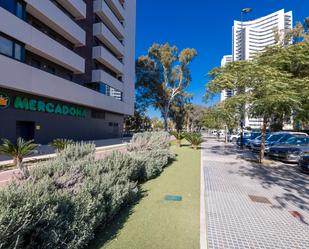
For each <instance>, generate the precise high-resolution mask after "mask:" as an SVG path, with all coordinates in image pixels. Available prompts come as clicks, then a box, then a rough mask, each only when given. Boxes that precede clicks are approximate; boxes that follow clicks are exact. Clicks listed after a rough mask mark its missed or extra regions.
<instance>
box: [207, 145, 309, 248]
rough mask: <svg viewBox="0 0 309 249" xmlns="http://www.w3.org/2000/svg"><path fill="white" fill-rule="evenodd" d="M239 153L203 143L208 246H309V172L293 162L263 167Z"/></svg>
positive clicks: (228, 148) (230, 148)
mask: <svg viewBox="0 0 309 249" xmlns="http://www.w3.org/2000/svg"><path fill="white" fill-rule="evenodd" d="M238 156H239V152H237V151H235V150H234V151H233V148H232V147H230V146H229V147H225V146H224V144H223V143H218V142H215V141H207V142H206V143H205V145H204V149H203V166H204V172H205V192H206V193H205V195H206V218H207V219H206V223H207V237H208V248H209V249H217V248H218V249H229V248H234V249H242V248H257V249H259V248H267V249H273V248H275V249H277V248H278V249H279V248H285V249H309V175H305V174H302V173H300V172H299V171H298V169H297V167H296V166H293V165H284V164H280V163H279V164H276V165H274V166H264V167H261V166H258V165H254V164H253V163H250V162H247V161H244V160H241V159H238V158H237V157H238ZM248 195H255V196H261V197H266V198H267V199H268V200H269V201H270V202H271V204H265V203H257V202H253V201H251V200H250V198H249V196H248ZM295 211H296V212H295ZM291 212H292V213H291ZM293 214H294V216H296V217H294V216H293ZM298 214H300V216H298Z"/></svg>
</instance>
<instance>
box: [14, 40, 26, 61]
mask: <svg viewBox="0 0 309 249" xmlns="http://www.w3.org/2000/svg"><path fill="white" fill-rule="evenodd" d="M23 50H24V48H23V47H22V46H21V45H19V44H17V43H15V51H14V58H15V59H16V60H19V61H22V60H23V54H24V52H23Z"/></svg>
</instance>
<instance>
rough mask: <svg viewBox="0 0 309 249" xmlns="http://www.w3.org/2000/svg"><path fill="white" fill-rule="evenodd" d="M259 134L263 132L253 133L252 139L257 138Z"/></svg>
mask: <svg viewBox="0 0 309 249" xmlns="http://www.w3.org/2000/svg"><path fill="white" fill-rule="evenodd" d="M258 136H261V133H251V137H250V138H251V139H255V138H257V137H258Z"/></svg>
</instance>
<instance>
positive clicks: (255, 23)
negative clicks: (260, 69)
mask: <svg viewBox="0 0 309 249" xmlns="http://www.w3.org/2000/svg"><path fill="white" fill-rule="evenodd" d="M292 18H293V16H292V11H289V12H285V11H284V9H282V10H279V11H277V12H274V13H272V14H269V15H267V16H263V17H260V18H258V19H255V20H251V21H245V22H241V21H234V26H233V28H232V30H233V31H232V32H233V41H232V42H233V60H234V61H238V60H250V59H252V58H253V57H254V56H255V55H256V54H257V53H259V52H262V51H263V50H264V49H265V47H267V46H270V45H274V44H275V43H276V39H275V34H276V32H278V34H279V35H280V36H281V38H283V35H284V33H285V32H286V31H287V30H290V29H292V27H293V26H292Z"/></svg>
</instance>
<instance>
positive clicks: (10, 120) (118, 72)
mask: <svg viewBox="0 0 309 249" xmlns="http://www.w3.org/2000/svg"><path fill="white" fill-rule="evenodd" d="M135 15H136V1H135V0H127V1H124V0H95V1H92V0H85V1H83V0H75V1H71V0H40V1H38V0H11V1H0V122H1V126H0V138H8V139H11V140H15V139H16V138H17V137H23V138H25V139H34V140H35V141H36V142H37V143H43V144H44V143H48V142H50V141H51V140H52V139H54V138H70V139H74V140H95V139H104V138H114V137H119V136H121V134H122V129H123V119H124V116H125V115H132V114H133V113H134V75H135V71H134V68H135V63H134V57H135V56H134V54H135Z"/></svg>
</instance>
